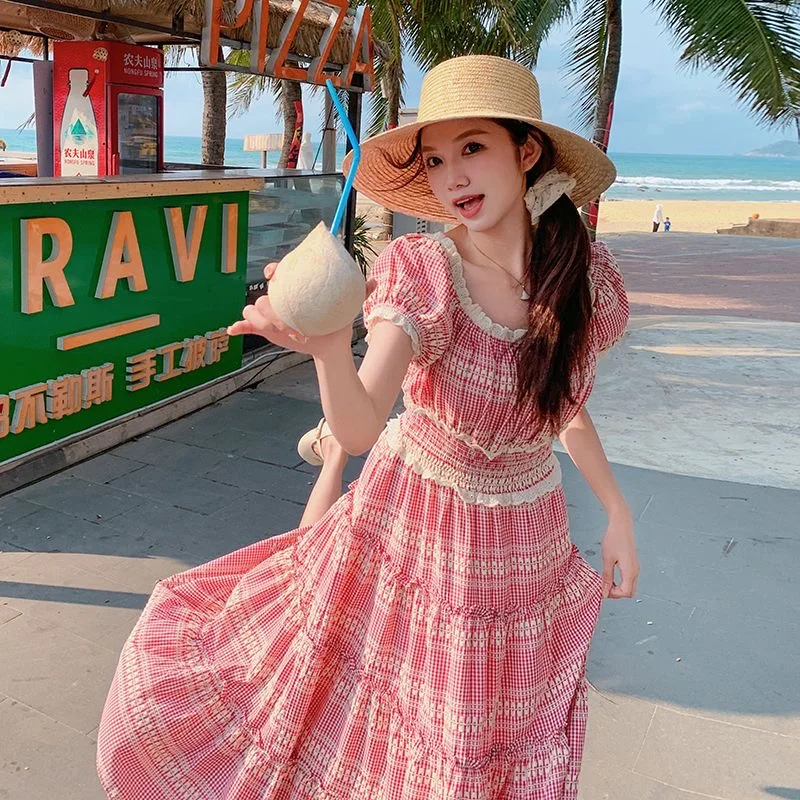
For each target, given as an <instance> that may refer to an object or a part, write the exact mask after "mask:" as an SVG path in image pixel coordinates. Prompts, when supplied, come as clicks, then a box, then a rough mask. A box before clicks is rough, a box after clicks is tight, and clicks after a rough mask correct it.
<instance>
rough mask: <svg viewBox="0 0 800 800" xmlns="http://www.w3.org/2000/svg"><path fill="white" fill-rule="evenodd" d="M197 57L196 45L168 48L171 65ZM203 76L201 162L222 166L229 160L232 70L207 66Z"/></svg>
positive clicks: (174, 65)
mask: <svg viewBox="0 0 800 800" xmlns="http://www.w3.org/2000/svg"><path fill="white" fill-rule="evenodd" d="M197 57H198V48H197V47H196V46H194V45H168V46H167V47H165V48H164V62H165V64H167V65H168V66H172V67H176V66H179V65H180V64H187V63H197ZM200 80H201V81H202V84H203V117H202V133H201V138H200V152H201V156H200V163H201V164H207V165H209V166H222V165H223V164H224V163H225V134H226V132H227V127H228V118H227V115H226V107H227V102H228V101H227V98H228V74H227V73H226V72H224V71H223V70H203V71H202V72H201V73H200Z"/></svg>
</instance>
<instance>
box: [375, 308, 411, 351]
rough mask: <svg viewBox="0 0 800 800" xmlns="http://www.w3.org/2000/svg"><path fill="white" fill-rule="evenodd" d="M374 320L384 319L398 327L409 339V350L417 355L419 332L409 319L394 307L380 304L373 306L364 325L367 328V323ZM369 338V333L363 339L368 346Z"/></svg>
mask: <svg viewBox="0 0 800 800" xmlns="http://www.w3.org/2000/svg"><path fill="white" fill-rule="evenodd" d="M376 318H378V319H385V320H388V321H389V322H391V323H393V324H395V325H399V326H400V327H401V328H402V329H403V330H404V331H405V332H406V333H407V334H408V336H409V337H410V338H411V348H412V350H413V351H414V355H415V356H418V355H419V353H420V347H419V332H418V331H417V329H416V327H415V326H414V323H413V322H412V321H411V319H410V318H409V317H407V316H406V315H405V314H402V313H400V312H399V311H398V310H397V309H396V308H395V307H394V306H392V305H389V304H388V303H382V304H381V305H377V306H375V307H374V308H373V309H372V310H371V311H370V313H369V316H368V317H367V318H366V319H365V320H364V325H366V326H369V323H370V322H372V320H374V319H376ZM369 337H370V333H369V332H368V333H367V335H366V336H365V337H364V341H365V342H366V343H367V344H369Z"/></svg>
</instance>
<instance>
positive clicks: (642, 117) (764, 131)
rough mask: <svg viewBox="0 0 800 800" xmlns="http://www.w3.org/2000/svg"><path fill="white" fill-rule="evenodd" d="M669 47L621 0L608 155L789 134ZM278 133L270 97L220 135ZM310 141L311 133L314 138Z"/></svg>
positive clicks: (196, 83)
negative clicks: (685, 64) (685, 65)
mask: <svg viewBox="0 0 800 800" xmlns="http://www.w3.org/2000/svg"><path fill="white" fill-rule="evenodd" d="M566 36H567V31H566V29H561V30H559V31H556V32H555V33H554V34H553V36H552V37H551V39H550V40H549V41H548V42H547V43H545V46H544V47H543V49H542V52H541V56H540V60H539V65H538V67H537V69H536V70H535V72H536V75H537V78H538V79H539V83H540V86H541V91H542V106H543V110H544V117H545V119H547V120H549V121H551V122H554V123H556V124H558V125H564V126H566V127H573V123H572V121H571V119H570V100H569V98H568V97H567V96H566V95H565V93H564V91H563V85H564V79H563V73H562V66H563V56H562V53H563V50H562V48H563V43H564V41H565V39H566ZM677 53H678V51H677V48H676V47H675V46H674V45H673V43H672V41H671V40H670V37H669V35H668V34H667V32H666V31H665V29H664V28H663V27H662V25H661V23H660V22H659V21H658V19H657V17H656V15H655V12H654V11H653V10H652V9H651V8H650V7H649V5H648V4H647V3H646V2H644V0H624V3H623V53H622V72H621V77H620V84H619V90H618V93H617V103H616V112H615V118H614V123H613V127H612V132H611V145H610V149H611V151H612V152H630V153H636V152H638V153H677V154H686V153H697V154H719V155H732V154H734V153H740V152H745V151H748V150H752V149H755V148H757V147H762V146H764V145H766V144H770V143H771V142H774V141H777V140H779V139H787V138H793V135H794V134H793V130H790V129H784V130H782V131H781V130H779V129H769V128H767V127H766V126H763V125H759V124H757V123H756V122H755V121H754V120H753V119H752V118H751V117H750V116H749V115H748V113H747V111H746V110H745V109H744V108H743V107H741V106H739V105H737V103H736V102H735V100H734V97H733V93H732V92H731V90H729V89H727V88H725V87H724V86H723V84H722V82H721V80H720V79H719V78H717V77H716V76H715V75H714V74H713V73H712V72H711V71H701V72H695V73H692V72H689V71H687V70H685V69H680V70H679V69H678V67H677ZM406 79H407V87H406V90H405V94H404V99H405V103H406V105H408V106H416V104H417V102H418V99H419V88H420V84H421V80H422V76H421V74H420V71H419V69H418V68H417V67H416V65H413V64H409V65H407V66H406ZM307 88H308V87H304V89H305V90H306V104H305V107H306V115H307V119H308V123H309V124H310V125H311V126H313V127H312V130H314V131H316V130H319V128H320V127H321V119H322V113H321V111H322V93H321V91H319V92H317V94H316V96H312V95H311V93H310V92H308V91H307ZM165 91H166V109H167V111H166V120H165V127H166V132H167V134H173V135H181V136H199V135H200V110H201V106H202V90H201V87H200V80H199V76H198V75H197V73H184V74H181V75H174V74H173V75H172V76H170V77H169V78H168V80H167V84H166V90H165ZM0 103H1V104H2V109H3V114H2V126H3V127H15V126H16V125H18V124H20V123H21V122H22V121H24V120H25V119H26V118H27V117H28V115H29V114H30V113H31V112H32V110H33V99H32V89H31V80H30V69H29V68H28V67H27V66H25V65H22V64H18V65H15V67H14V69H13V71H12V77H11V80H9V82H8V84H7V85H6V87H5V88H3V89H0ZM278 130H281V125H280V121H279V119H278V117H277V115H276V107H275V105H274V103H273V102H272V99H271V96H269V95H265V96H264V98H263V99H261V100H260V101H258V103H257V104H256V105H255V106H254V107H253V108H252V109H251V110H250V111H249V112H248V113H247V114H246V115H244V116H241V117H234V118H232V119H231V120H230V121H229V123H228V136H231V137H241V136H243V135H244V134H246V133H265V132H270V131H278ZM314 138H315V139H316V138H317V137H316V134H315V136H314Z"/></svg>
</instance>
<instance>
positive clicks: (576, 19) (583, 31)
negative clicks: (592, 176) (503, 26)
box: [545, 0, 800, 236]
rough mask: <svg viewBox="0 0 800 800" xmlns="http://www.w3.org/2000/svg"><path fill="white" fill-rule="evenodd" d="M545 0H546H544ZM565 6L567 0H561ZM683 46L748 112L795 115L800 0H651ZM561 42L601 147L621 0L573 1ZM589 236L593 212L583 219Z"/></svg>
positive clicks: (779, 117) (687, 57) (780, 120)
mask: <svg viewBox="0 0 800 800" xmlns="http://www.w3.org/2000/svg"><path fill="white" fill-rule="evenodd" d="M545 2H547V0H545ZM561 2H562V3H563V5H564V7H570V6H571V0H561ZM651 5H652V6H653V8H654V9H655V10H656V11H657V13H658V15H659V17H660V18H661V22H662V23H663V24H664V26H665V27H666V29H667V31H668V32H669V33H670V34H671V35H672V37H673V39H674V40H675V41H676V42H677V44H678V46H679V47H680V48H681V52H680V55H679V57H678V63H679V64H680V65H682V66H684V67H687V68H689V69H690V70H696V69H699V68H701V67H708V68H710V69H711V70H713V71H714V72H716V73H717V74H719V75H720V77H721V78H722V80H723V82H724V83H725V84H727V85H728V86H729V87H731V88H732V89H734V90H735V92H736V95H737V99H738V100H739V102H741V103H742V104H743V105H744V106H745V107H746V108H747V109H748V110H749V111H750V113H751V114H752V115H753V116H755V117H756V119H758V120H759V121H761V122H764V123H766V124H768V125H777V126H785V125H788V124H791V122H792V121H794V120H796V119H797V118H798V115H800V4H799V3H798V2H797V0H713V2H707V1H706V0H651ZM569 16H570V17H571V18H572V19H573V24H574V27H573V33H572V37H571V40H570V43H569V46H568V48H567V59H566V60H567V64H568V65H569V67H568V68H569V73H570V77H571V84H570V88H571V90H572V91H573V92H574V94H575V96H576V100H577V102H576V112H575V120H576V122H577V123H578V124H579V125H580V126H581V127H583V128H584V129H585V130H591V131H592V132H593V136H592V138H593V141H594V142H595V143H596V144H597V145H598V146H599V147H601V148H602V149H603V150H605V149H606V148H607V146H608V137H609V133H610V129H611V120H612V115H613V109H614V100H615V97H616V91H617V81H618V78H619V68H620V54H621V51H622V2H621V0H604V2H602V3H598V2H596V0H584V2H583V5H582V6H580V7H578V8H576V9H574V10H573V9H572V8H570V11H569ZM589 216H590V215H589V214H588V213H586V214H585V218H586V219H587V222H589V227H590V232H591V234H592V236H594V231H595V227H596V214H595V215H594V216H593V218H592V219H589Z"/></svg>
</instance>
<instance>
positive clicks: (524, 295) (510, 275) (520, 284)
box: [469, 237, 531, 300]
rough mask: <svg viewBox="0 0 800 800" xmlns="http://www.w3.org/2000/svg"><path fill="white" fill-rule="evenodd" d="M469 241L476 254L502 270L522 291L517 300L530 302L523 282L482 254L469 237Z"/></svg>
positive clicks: (486, 254)
mask: <svg viewBox="0 0 800 800" xmlns="http://www.w3.org/2000/svg"><path fill="white" fill-rule="evenodd" d="M469 241H470V244H472V246H473V247H474V248H475V249H476V250H477V251H478V252H479V253H480V254H481V255H482V256H483V257H484V258H488V259H489V261H491V262H492V264H494V265H495V266H496V267H499V268H500V269H501V270H503V272H505V273H506V275H508V276H509V278H511V280H512V281H514V283H516V284H517V286H519V287H520V288H521V289H522V294H521V295H520V296H519V299H520V300H530V299H531V296H530V295H529V294H528V291H527V289H526V288H525V281H520V280H517V279H516V278H515V277H514V274H513V273H512V272H511V271H510V270H508V269H506V268H505V267H504V266H503V265H502V264H499V263H498V262H497V261H495V260H494V259H493V258H492V257H491V256H490V255H488V253H484V252H483V250H481V249H480V247H478V245H477V243H476V242H475V240H474V239H473V238H472V237H470V240H469Z"/></svg>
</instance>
